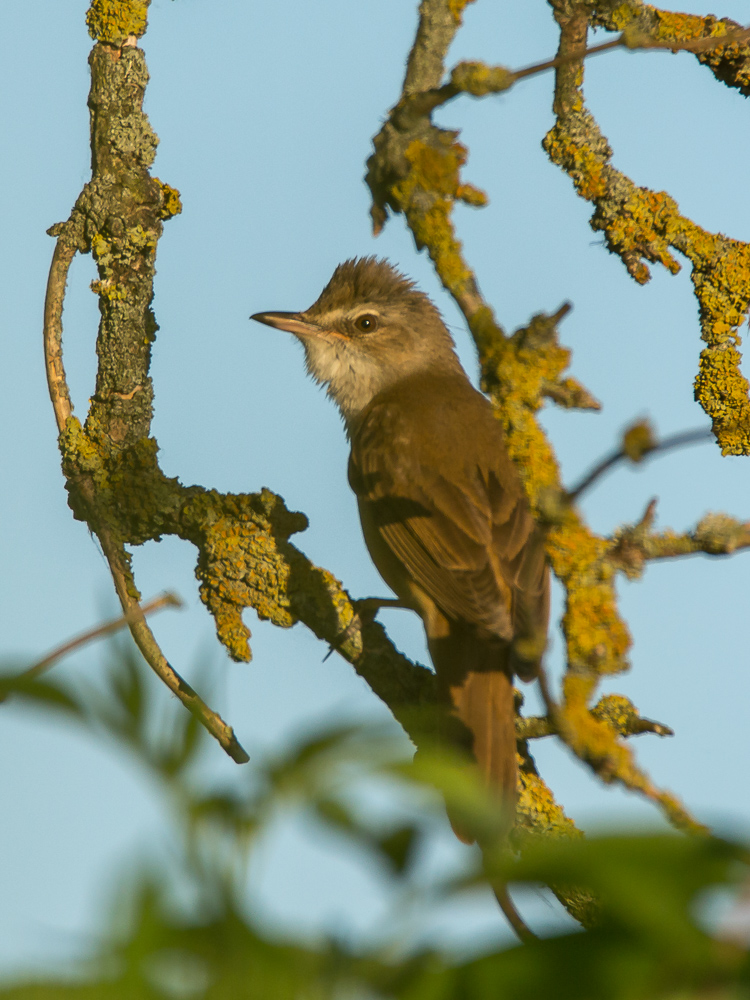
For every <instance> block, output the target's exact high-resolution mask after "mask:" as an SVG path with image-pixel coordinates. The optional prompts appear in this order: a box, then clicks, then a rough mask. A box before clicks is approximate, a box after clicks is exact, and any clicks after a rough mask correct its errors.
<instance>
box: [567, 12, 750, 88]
mask: <svg viewBox="0 0 750 1000" xmlns="http://www.w3.org/2000/svg"><path fill="white" fill-rule="evenodd" d="M587 6H588V8H589V10H590V19H589V23H590V25H591V27H592V28H606V29H607V30H608V31H623V32H628V33H629V34H630V35H631V37H633V38H634V39H635V38H640V39H642V40H643V41H642V43H641V44H648V43H649V40H650V43H651V44H652V45H658V46H660V47H664V48H670V49H672V50H673V51H675V52H676V51H680V50H684V51H688V52H692V53H694V54H695V56H696V58H697V59H698V61H699V62H700V63H702V64H703V65H705V66H708V67H709V69H710V70H711V71H712V73H713V74H714V76H715V77H716V79H717V80H720V81H721V82H722V83H725V84H726V85H727V86H728V87H734V88H736V89H737V90H739V92H740V93H741V94H742V95H743V97H750V32H749V31H748V29H747V28H743V27H742V25H740V24H737V22H736V21H731V20H730V19H729V18H728V17H723V18H717V17H715V16H714V15H713V14H706V15H705V16H702V17H701V16H699V15H697V14H682V13H679V12H677V11H671V10H660V9H659V8H658V7H653V6H652V5H651V4H646V3H641V2H640V0H624V2H623V0H593V2H592V0H589V3H588V4H587Z"/></svg>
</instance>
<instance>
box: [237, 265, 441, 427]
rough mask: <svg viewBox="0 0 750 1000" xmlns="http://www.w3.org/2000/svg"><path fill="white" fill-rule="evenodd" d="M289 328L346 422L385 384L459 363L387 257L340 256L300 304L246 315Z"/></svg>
mask: <svg viewBox="0 0 750 1000" xmlns="http://www.w3.org/2000/svg"><path fill="white" fill-rule="evenodd" d="M251 318H252V319H255V320H258V321H259V322H260V323H266V324H267V325H268V326H273V327H276V328H277V329H279V330H287V331H288V332H289V333H293V334H294V335H295V336H296V337H297V338H298V339H299V340H301V341H302V344H303V346H304V348H305V355H306V359H307V370H308V371H309V373H310V374H311V375H312V377H313V378H314V379H315V380H316V381H317V382H320V383H322V384H324V385H325V386H326V387H327V391H328V394H329V396H331V397H332V399H333V400H334V401H335V402H336V404H337V405H338V407H339V409H340V410H341V413H342V416H343V417H344V420H345V421H346V422H347V423H348V422H349V421H350V420H352V419H353V418H354V417H356V415H357V414H358V413H359V412H361V411H362V410H363V409H364V407H365V406H367V404H368V403H369V402H370V400H371V399H372V398H373V397H374V396H376V395H377V394H378V393H379V392H381V391H382V390H383V389H387V388H389V387H390V386H391V385H393V384H394V383H396V382H399V381H401V380H402V379H404V378H406V377H408V376H409V375H413V374H415V373H417V372H420V371H423V370H425V371H426V370H429V369H436V370H438V371H442V372H445V371H446V368H447V369H448V370H455V369H456V368H457V367H459V362H458V358H457V357H456V354H455V351H454V346H453V340H452V338H451V335H450V334H449V333H448V330H447V329H446V327H445V324H444V323H443V321H442V319H441V318H440V314H439V312H438V311H437V309H436V308H435V306H434V305H433V304H432V302H431V301H430V300H429V299H428V298H427V296H426V295H424V294H423V293H422V292H420V291H418V290H417V289H416V288H415V287H414V284H413V282H411V281H410V280H409V279H408V278H406V277H404V275H402V274H400V273H399V272H398V271H397V270H396V269H395V268H394V267H392V266H391V265H390V264H389V263H388V261H385V260H378V259H376V258H375V257H364V258H359V259H356V260H348V261H346V262H345V263H343V264H339V266H338V267H337V268H336V270H335V271H334V272H333V276H332V278H331V280H330V281H329V282H328V284H327V285H326V287H325V288H324V289H323V291H322V292H321V294H320V296H319V298H318V299H317V301H316V302H315V303H314V304H313V305H311V306H310V308H309V309H306V310H305V311H304V312H297V313H295V312H266V313H256V314H255V315H254V316H252V317H251Z"/></svg>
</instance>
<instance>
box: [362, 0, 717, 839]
mask: <svg viewBox="0 0 750 1000" xmlns="http://www.w3.org/2000/svg"><path fill="white" fill-rule="evenodd" d="M449 6H450V5H449V4H448V3H447V2H446V0H433V2H430V0H423V3H422V4H421V6H420V27H419V30H418V34H417V42H416V43H415V49H416V48H417V47H418V48H419V60H416V57H415V55H414V52H413V53H412V57H410V62H409V65H410V67H411V66H413V65H416V66H425V65H429V67H430V69H429V72H427V71H425V72H421V73H420V72H418V71H416V70H415V71H414V72H410V73H407V84H408V86H406V85H405V86H404V89H403V92H402V94H401V96H400V98H399V100H398V102H397V103H396V105H395V106H394V107H393V109H392V110H391V112H390V114H389V116H388V119H387V121H386V122H385V124H384V125H383V127H382V128H381V130H380V132H379V133H378V134H377V136H376V137H375V139H374V143H373V144H374V147H375V149H374V153H373V155H372V156H371V157H370V159H369V160H368V173H367V182H368V184H369V186H370V190H371V193H372V198H373V206H372V218H373V224H374V228H375V232H376V233H377V232H379V231H380V229H382V227H383V225H384V223H385V221H386V219H387V215H388V211H389V210H390V211H393V212H397V213H398V212H400V213H403V215H404V216H405V218H406V222H407V224H408V226H409V228H410V229H411V231H412V233H413V235H414V240H415V243H416V245H417V247H418V248H422V247H424V248H425V249H426V250H427V252H428V254H429V255H430V258H431V259H432V261H433V263H434V265H435V269H436V271H437V274H438V277H439V278H440V280H441V282H442V284H443V285H444V286H445V288H446V289H447V290H448V291H449V292H450V293H451V294H452V295H453V296H454V298H455V300H456V302H457V304H458V306H459V308H460V309H461V310H462V312H463V313H464V316H465V317H466V319H467V322H468V324H469V328H470V330H471V333H472V335H473V337H474V340H475V342H476V345H477V348H478V350H479V356H480V362H481V371H482V387H483V389H484V390H485V391H486V392H487V393H488V395H490V397H491V398H492V400H493V401H494V403H495V406H496V410H497V415H498V418H499V419H500V420H501V422H502V423H503V425H504V428H505V431H506V438H507V442H508V446H509V450H510V452H511V455H512V457H513V459H514V460H515V461H516V463H517V466H518V469H519V472H520V473H521V475H522V477H523V479H524V482H525V486H526V489H527V493H528V495H529V499H530V501H531V503H532V506H533V508H534V509H535V511H536V512H537V514H538V515H539V516H540V517H543V515H544V511H545V509H546V508H547V506H548V501H549V498H550V497H559V496H561V495H562V493H563V492H564V491H563V490H562V487H561V483H560V476H559V469H558V466H557V463H556V460H555V456H554V453H553V451H552V448H551V446H550V444H549V442H548V441H547V439H546V437H545V435H544V433H543V431H542V430H541V428H540V426H539V424H538V422H537V420H536V413H537V411H538V410H539V408H540V407H541V406H542V404H543V401H544V399H545V398H551V399H553V400H554V401H556V402H558V403H560V404H561V405H568V406H571V405H572V406H579V407H584V408H596V407H597V406H598V403H597V402H596V400H594V399H593V398H592V397H591V396H590V394H589V393H588V392H587V391H586V390H585V389H584V388H583V387H582V386H580V385H579V384H578V383H577V382H575V380H573V379H572V378H570V377H566V376H565V374H564V373H565V369H566V368H567V365H568V363H569V360H570V357H569V352H568V351H566V350H565V349H564V348H563V347H561V346H560V344H559V342H558V339H557V331H556V324H557V322H558V321H559V319H560V318H562V316H563V315H564V312H565V311H566V309H563V310H560V311H559V312H558V313H557V314H555V315H554V316H545V315H540V316H537V317H534V319H532V321H531V322H530V324H529V325H528V327H526V328H524V329H522V330H519V331H517V332H516V333H515V334H514V335H513V336H512V337H509V336H507V335H506V334H505V333H504V331H503V330H502V328H501V327H500V325H499V324H498V322H497V320H496V318H495V316H494V313H493V311H492V309H491V307H490V306H489V304H488V303H487V302H486V301H485V300H484V299H483V297H482V295H481V292H480V290H479V288H478V284H477V281H476V278H475V276H474V273H473V271H472V270H471V268H470V267H469V265H468V263H467V262H466V259H465V257H464V255H463V252H462V246H461V243H460V241H459V240H458V238H457V236H456V233H455V229H454V226H453V222H452V210H453V206H454V204H455V203H456V201H464V202H467V203H469V204H472V205H476V206H482V205H484V204H485V203H486V197H485V196H484V194H483V193H482V192H480V191H478V190H477V189H476V188H474V187H472V186H471V185H469V184H466V183H465V182H464V181H463V179H462V177H461V168H462V167H463V165H464V163H465V161H466V156H467V151H466V149H465V147H463V146H462V145H461V144H460V143H459V142H458V133H457V132H455V131H450V130H447V129H441V128H438V127H437V126H436V125H435V124H434V123H433V122H432V118H431V115H432V111H433V109H434V107H435V106H436V103H442V101H437V102H436V100H435V98H436V95H438V96H440V95H442V96H445V95H446V94H448V95H449V96H453V93H454V91H457V90H458V89H463V90H465V91H467V92H473V93H475V94H476V95H478V94H480V93H482V92H490V91H491V90H492V89H493V88H494V89H502V88H504V87H505V85H506V83H507V81H508V77H507V76H506V75H505V71H502V68H498V70H497V71H496V73H495V76H496V77H497V78H496V79H495V78H494V77H493V76H492V75H491V71H489V69H488V68H487V67H481V64H471V63H468V64H467V63H464V64H460V66H459V67H457V68H456V69H455V70H454V71H453V72H452V73H451V74H450V75H449V83H448V84H442V80H443V76H445V70H444V69H443V72H442V73H439V72H438V60H444V58H445V52H446V49H447V45H446V33H448V32H449V31H450V30H451V28H450V23H449V20H448V17H447V13H446V12H447V10H448V8H449ZM561 6H564V7H565V10H566V11H567V12H568V15H566V18H565V26H564V31H563V34H562V40H561V45H560V49H559V51H558V54H557V59H556V63H557V72H556V81H557V90H556V110H557V113H558V115H563V114H573V113H574V111H575V106H576V102H579V98H578V93H577V88H578V86H579V82H580V80H579V78H580V73H581V64H580V60H581V58H582V57H583V55H584V53H585V51H586V40H587V31H588V25H589V21H588V15H587V12H586V11H585V10H584V9H583V8H582V6H581V5H576V4H573V3H565V4H564V5H563V4H561ZM571 10H574V11H575V14H574V15H573V14H570V11H571ZM428 18H429V23H433V22H434V21H435V20H436V19H437V20H439V21H440V23H441V24H442V25H443V26H444V32H443V34H442V35H441V36H440V38H439V39H436V40H435V43H434V46H433V51H432V56H431V58H429V59H428V58H427V56H426V54H425V52H424V48H425V46H426V45H427V46H429V38H430V32H429V30H428V27H427V24H428ZM455 26H456V28H457V27H458V23H457V21H456V23H455ZM485 71H486V72H485ZM488 72H489V73H490V76H489V77H488V76H487V73H488ZM483 88H484V89H483ZM579 103H580V102H579ZM547 548H548V554H549V558H550V562H551V564H552V568H553V570H554V572H555V573H556V575H557V576H558V578H559V579H560V581H561V582H562V584H563V586H564V588H565V592H566V607H565V614H564V617H563V622H562V626H563V631H564V634H565V639H566V651H567V672H566V676H565V679H564V682H563V700H562V703H561V704H560V705H559V706H556V709H555V727H556V730H557V732H558V733H559V735H560V736H561V737H562V738H563V739H564V740H565V742H566V743H567V744H568V745H569V746H570V747H571V748H572V749H573V751H574V752H575V753H576V754H577V755H578V756H579V757H580V758H581V759H582V760H584V761H586V762H587V763H588V764H589V765H590V766H591V767H592V768H593V769H594V770H595V771H596V772H597V774H599V776H600V777H601V778H602V779H603V780H605V781H620V782H622V783H623V784H625V785H626V786H627V787H629V788H631V789H633V790H637V791H639V792H641V793H642V794H644V795H646V796H647V797H648V798H650V799H652V800H654V801H656V802H658V803H659V804H660V805H661V807H662V808H663V809H664V810H665V811H666V812H667V814H668V815H669V816H670V818H671V819H673V821H675V822H676V823H677V824H678V825H680V826H682V827H685V828H692V829H694V828H696V826H697V825H696V824H695V823H694V821H693V820H692V819H691V817H690V816H689V815H688V814H687V813H686V812H685V811H684V810H683V809H682V807H680V806H679V805H678V804H677V803H676V802H675V800H674V798H673V797H672V796H670V795H669V794H668V793H662V792H660V791H658V790H657V789H656V788H655V787H654V786H653V784H652V782H651V781H650V779H649V778H648V776H647V775H645V774H644V773H643V772H642V771H640V770H639V769H638V767H637V766H636V764H635V761H634V759H633V756H632V753H631V751H630V750H629V748H628V747H627V746H625V745H624V744H623V743H622V742H621V741H620V740H619V739H618V732H617V730H616V729H615V728H614V727H612V726H611V725H609V724H608V722H607V721H606V720H605V719H604V718H601V717H597V716H596V715H595V714H593V713H592V712H591V711H590V710H589V707H588V706H589V704H590V702H591V699H592V697H593V695H594V692H595V690H596V687H597V684H598V681H599V679H600V678H601V677H602V676H603V675H606V674H611V673H617V672H619V671H621V670H624V669H627V659H626V656H627V652H628V649H629V646H630V637H629V634H628V631H627V628H626V626H625V623H624V622H623V621H622V619H621V617H620V616H619V614H618V611H617V601H616V594H615V589H614V579H615V568H614V566H613V565H612V563H611V562H610V561H609V560H608V559H607V554H608V552H609V551H610V549H611V542H609V541H608V540H607V539H605V538H601V537H599V536H597V535H595V534H594V533H593V532H592V531H591V530H590V529H589V528H588V527H587V526H586V525H585V523H584V522H583V520H582V518H581V516H580V514H579V512H578V511H576V510H574V509H571V508H570V507H568V508H567V509H565V510H564V511H563V512H562V515H561V516H559V517H558V518H557V520H556V522H555V523H554V524H551V525H550V526H549V531H548V546H547ZM532 812H533V810H532Z"/></svg>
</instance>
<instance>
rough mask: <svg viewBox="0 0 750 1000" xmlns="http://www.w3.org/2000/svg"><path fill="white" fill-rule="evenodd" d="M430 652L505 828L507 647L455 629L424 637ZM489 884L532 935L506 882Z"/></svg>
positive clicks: (511, 747) (530, 936) (512, 756)
mask: <svg viewBox="0 0 750 1000" xmlns="http://www.w3.org/2000/svg"><path fill="white" fill-rule="evenodd" d="M430 654H431V656H432V662H433V663H434V665H435V671H436V674H437V680H438V686H439V689H440V691H441V694H442V696H443V699H444V701H445V703H446V705H447V706H449V707H450V708H451V709H452V714H453V715H454V716H455V717H456V718H457V719H458V720H459V721H460V722H461V723H462V726H461V730H462V733H463V734H464V735H465V737H468V742H469V745H468V746H467V745H466V744H465V742H464V739H461V737H459V739H461V748H462V749H465V750H469V751H470V752H471V754H472V755H473V757H474V759H475V761H476V763H477V767H478V768H479V772H480V774H481V775H482V776H483V777H484V779H485V781H486V783H487V785H488V786H489V787H490V789H493V790H494V791H496V792H497V793H498V794H499V795H500V796H501V797H502V802H503V807H504V809H505V811H506V815H507V832H508V833H509V832H510V830H511V829H512V827H513V822H514V819H515V811H516V800H517V797H518V788H517V783H518V765H517V762H516V715H515V708H514V704H513V680H512V674H511V672H510V670H509V669H508V660H509V651H508V649H507V647H503V646H501V645H500V644H499V643H498V642H497V641H494V640H487V639H484V638H482V637H481V636H478V635H476V633H473V632H469V631H468V630H467V631H463V630H461V631H458V632H456V631H454V632H452V633H451V635H450V636H448V637H446V638H441V639H437V640H433V641H432V642H430ZM448 818H449V819H450V821H451V826H452V827H453V831H454V833H455V834H456V836H457V837H458V838H459V839H460V840H463V841H464V843H469V844H470V843H473V841H474V837H473V836H472V835H471V834H469V833H468V832H467V831H465V830H464V829H462V826H461V822H460V820H459V819H458V818H457V817H455V816H451V815H450V814H449V817H448ZM480 847H481V844H480ZM492 888H493V892H494V893H495V898H496V899H497V902H498V905H499V906H500V909H501V910H502V911H503V913H504V914H505V917H506V919H507V920H508V923H509V924H510V925H511V927H512V928H513V930H514V931H515V932H516V934H517V935H518V937H519V938H520V939H521V941H523V942H524V943H528V942H529V941H532V940H535V939H536V935H535V934H534V933H533V932H532V931H531V930H530V929H529V928H528V927H527V926H526V924H525V923H524V921H523V919H522V918H521V916H520V915H519V913H518V911H517V910H516V908H515V906H514V905H513V902H512V900H511V898H510V896H509V895H508V890H507V887H506V886H505V885H501V884H496V885H493V887H492Z"/></svg>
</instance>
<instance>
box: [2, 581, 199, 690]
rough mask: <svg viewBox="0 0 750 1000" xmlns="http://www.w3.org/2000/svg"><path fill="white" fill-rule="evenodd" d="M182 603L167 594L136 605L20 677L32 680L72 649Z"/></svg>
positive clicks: (61, 649)
mask: <svg viewBox="0 0 750 1000" xmlns="http://www.w3.org/2000/svg"><path fill="white" fill-rule="evenodd" d="M182 606H183V605H182V601H181V600H180V598H179V597H177V595H176V594H172V593H170V592H167V593H166V594H162V595H161V596H160V597H154V598H152V599H151V600H150V601H146V603H145V604H139V605H137V608H136V609H133V610H131V611H129V612H128V613H127V614H124V615H120V617H119V618H113V619H112V620H111V621H108V622H105V623H104V624H103V625H97V626H96V628H92V629H89V630H88V631H87V632H82V633H81V635H78V636H76V637H75V639H70V640H68V642H64V643H63V644H62V645H61V646H57V647H56V648H55V649H53V650H52V652H51V653H47V655H46V656H45V657H43V658H42V659H41V660H38V661H37V662H36V663H34V664H33V665H32V666H30V667H29V668H28V670H24V671H23V673H22V674H21V675H20V677H21V678H23V679H24V680H34V679H35V678H37V677H39V676H40V674H43V673H44V672H45V671H46V670H49V668H50V667H52V666H53V665H54V664H55V663H57V661H58V660H61V659H62V658H63V656H67V655H68V653H72V652H73V650H74V649H80V648H81V646H85V645H87V644H88V643H89V642H93V641H94V639H101V638H102V637H103V636H105V635H111V634H112V633H113V632H118V631H119V630H120V629H121V628H124V627H125V626H126V625H130V623H131V622H133V621H135V620H136V618H137V617H140V616H141V615H142V616H143V617H144V618H145V617H146V615H152V614H154V613H155V612H156V611H161V609H162V608H181V607H182Z"/></svg>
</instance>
